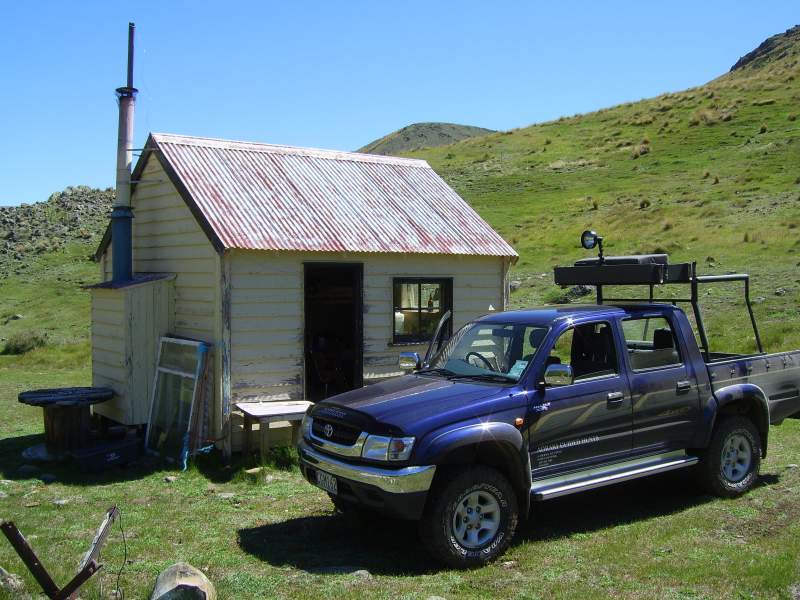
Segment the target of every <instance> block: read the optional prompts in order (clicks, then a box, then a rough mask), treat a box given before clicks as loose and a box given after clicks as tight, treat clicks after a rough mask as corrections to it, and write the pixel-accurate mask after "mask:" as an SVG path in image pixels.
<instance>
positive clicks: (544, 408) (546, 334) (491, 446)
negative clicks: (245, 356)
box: [298, 236, 800, 567]
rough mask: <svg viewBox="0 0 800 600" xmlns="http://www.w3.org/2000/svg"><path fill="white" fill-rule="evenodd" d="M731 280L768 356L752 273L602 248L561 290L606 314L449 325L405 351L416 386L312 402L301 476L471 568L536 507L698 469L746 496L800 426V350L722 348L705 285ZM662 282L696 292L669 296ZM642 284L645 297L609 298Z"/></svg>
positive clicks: (531, 315)
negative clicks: (779, 428) (720, 272)
mask: <svg viewBox="0 0 800 600" xmlns="http://www.w3.org/2000/svg"><path fill="white" fill-rule="evenodd" d="M598 237H599V236H598ZM584 245H585V246H587V243H585V244H584ZM588 247H591V240H590V241H589V242H588ZM729 281H742V282H744V283H745V300H746V306H747V308H748V310H749V311H750V316H751V321H752V325H753V329H754V332H755V336H756V340H757V344H758V347H759V349H760V345H761V342H760V338H759V337H758V329H757V327H756V323H755V319H754V318H752V309H751V307H750V302H749V279H748V278H747V276H746V275H728V276H710V277H709V276H706V277H700V276H698V275H696V273H695V265H694V264H693V263H685V264H681V265H671V264H669V263H668V261H667V259H666V257H665V256H663V255H649V256H635V257H603V256H602V252H601V256H600V258H599V259H592V260H588V261H579V262H578V263H576V264H575V265H574V266H572V267H564V268H557V269H556V283H560V284H562V285H570V284H575V285H594V286H595V287H596V289H597V296H598V297H597V301H598V303H597V304H592V305H585V306H577V305H565V306H547V307H543V308H534V309H527V310H516V311H509V312H501V313H494V314H489V315H486V316H484V317H481V318H479V319H476V320H475V321H473V322H471V323H468V324H467V325H466V326H464V327H463V328H462V329H460V330H459V331H457V332H455V333H454V334H453V335H452V336H451V337H449V339H446V337H447V336H446V331H447V327H446V326H444V323H440V326H439V328H438V330H437V333H436V335H435V336H434V340H433V341H432V343H431V348H430V349H429V351H428V355H427V356H426V357H425V358H424V359H422V358H420V357H419V356H417V355H416V354H412V355H404V356H401V365H403V366H405V367H406V368H409V369H410V370H411V372H410V373H409V374H408V375H405V376H402V377H398V378H395V379H392V380H389V381H386V382H384V383H380V384H376V385H371V386H368V387H364V388H361V389H358V390H353V391H350V392H347V393H344V394H340V395H338V396H334V397H331V398H329V399H326V400H324V401H322V402H319V403H318V404H316V405H314V406H312V407H311V408H310V410H309V412H308V414H307V415H306V417H305V419H304V421H303V425H302V439H301V440H300V441H299V444H298V452H299V456H300V464H301V470H302V472H303V474H304V476H305V477H306V478H307V479H308V481H309V482H310V483H312V484H314V485H316V486H318V487H320V488H322V489H324V490H325V491H327V492H328V493H329V495H330V497H331V499H332V501H333V503H334V505H335V506H336V507H337V508H339V509H340V510H342V511H354V512H364V513H368V512H378V513H382V514H385V515H390V516H393V517H399V518H404V519H410V520H416V521H419V523H420V536H421V539H422V540H423V542H424V544H425V546H426V548H427V549H428V550H429V551H430V553H431V554H432V555H433V556H434V557H435V558H437V559H439V560H440V561H442V562H444V563H446V564H448V565H451V566H456V567H470V566H475V565H480V564H484V563H486V562H488V561H490V560H492V559H494V558H496V557H497V556H499V555H500V554H502V553H503V552H504V551H505V549H506V548H507V547H508V545H509V544H510V543H511V540H512V538H513V536H514V531H515V529H516V527H517V524H518V521H519V520H520V519H524V518H526V517H527V515H528V513H529V509H530V507H531V503H533V502H540V501H546V500H550V499H552V498H557V497H559V496H564V495H566V494H573V493H577V492H581V491H584V490H589V489H593V488H597V487H601V486H605V485H610V484H614V483H618V482H622V481H627V480H631V479H634V478H639V477H645V476H649V475H656V474H659V473H664V472H666V471H672V470H676V469H684V468H686V469H687V470H689V471H691V472H693V473H694V474H695V475H696V477H697V478H698V479H699V481H700V482H701V484H702V485H703V486H704V487H705V489H706V490H708V491H709V492H711V493H713V494H716V495H719V496H725V497H735V496H738V495H740V494H743V493H744V492H746V491H747V490H749V489H750V488H752V487H753V485H754V484H755V483H756V481H757V478H758V472H759V465H760V461H761V459H762V458H763V457H764V456H766V452H767V442H768V437H769V427H770V424H779V423H781V422H782V421H783V420H784V419H785V418H788V417H792V416H794V415H797V416H798V417H800V351H796V352H785V353H777V354H766V353H763V352H758V353H755V354H750V355H734V354H723V353H714V352H711V351H710V350H709V347H708V341H707V336H706V332H705V327H704V325H703V321H702V315H701V313H700V310H699V302H698V297H699V295H698V292H697V290H698V287H699V286H701V285H703V284H707V283H712V282H714V283H715V284H720V285H721V284H722V283H724V282H729ZM663 284H688V286H690V289H691V298H688V299H684V300H681V299H676V298H671V299H670V301H669V302H657V301H655V300H654V299H653V289H654V286H660V285H663ZM641 285H646V286H648V287H649V289H650V293H649V296H648V297H647V298H646V299H644V301H641V299H628V300H625V299H621V300H619V301H617V300H609V299H607V298H606V299H604V298H603V293H604V290H606V289H608V287H609V286H641ZM619 289H625V288H619ZM681 302H687V303H689V304H690V305H691V307H692V309H693V310H692V314H693V319H694V322H691V321H690V320H689V318H688V317H687V313H685V312H684V311H683V310H682V309H681V308H679V307H678V304H680V303H681ZM698 339H699V340H700V342H699V343H698V341H697V340H698Z"/></svg>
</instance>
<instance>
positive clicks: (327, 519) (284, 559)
mask: <svg viewBox="0 0 800 600" xmlns="http://www.w3.org/2000/svg"><path fill="white" fill-rule="evenodd" d="M238 537H239V540H238V541H239V546H240V547H241V548H242V550H244V551H245V552H248V553H249V554H252V555H253V556H255V557H257V558H259V559H261V560H263V561H265V562H267V563H269V564H271V565H276V566H287V565H289V566H292V567H295V568H298V569H303V570H305V571H310V572H312V573H320V574H330V573H339V572H348V571H352V570H357V569H367V570H368V571H369V572H370V573H372V574H374V575H392V576H401V575H419V574H421V573H426V572H431V571H433V570H434V568H435V566H436V565H433V564H432V563H431V560H430V558H429V557H428V556H427V555H426V554H425V552H423V551H421V550H420V549H419V539H418V536H417V527H416V523H411V522H407V521H394V520H390V519H381V518H380V517H374V520H370V521H365V522H361V521H359V520H358V519H356V518H352V517H349V516H345V515H341V514H331V515H314V516H310V517H301V518H298V519H289V520H288V521H282V522H280V523H271V524H268V525H262V526H260V527H252V528H249V529H240V530H239V536H238Z"/></svg>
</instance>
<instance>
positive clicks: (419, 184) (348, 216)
mask: <svg viewBox="0 0 800 600" xmlns="http://www.w3.org/2000/svg"><path fill="white" fill-rule="evenodd" d="M147 148H148V149H149V152H145V153H144V156H143V158H142V159H141V160H140V162H139V164H138V165H137V171H138V172H139V174H140V173H141V171H142V170H143V166H144V162H145V159H146V157H147V156H148V154H150V153H154V154H156V156H158V158H159V160H160V161H161V164H162V166H163V167H164V170H165V171H166V172H167V174H168V175H169V177H170V179H171V181H172V183H173V184H174V185H175V187H176V188H177V189H178V191H179V192H180V193H181V195H182V196H183V199H184V200H185V201H186V203H187V204H188V205H189V208H190V209H192V212H193V214H194V215H195V218H197V219H198V221H199V222H200V225H201V226H202V227H203V229H204V230H205V232H206V234H207V235H208V236H209V239H210V240H211V241H212V243H213V244H214V245H215V247H217V249H218V250H225V249H229V248H241V249H248V250H293V251H320V252H392V253H423V254H463V255H485V256H505V257H511V258H516V257H517V253H516V252H515V251H514V249H513V248H512V247H511V246H510V245H509V244H508V243H506V242H505V240H503V238H502V237H500V235H499V234H498V233H497V232H496V231H494V229H492V228H491V227H490V226H489V224H488V223H486V221H484V220H483V219H482V218H481V217H480V216H479V215H478V214H477V213H476V212H475V211H474V210H473V209H472V207H470V206H469V204H467V203H466V202H465V201H464V200H463V199H462V198H461V197H460V196H459V195H458V194H457V193H456V192H455V191H453V190H452V189H451V188H450V186H448V185H447V183H445V181H444V180H443V179H442V178H441V177H439V176H438V175H437V174H436V172H435V171H434V170H433V169H432V168H431V167H430V166H429V165H428V163H427V162H425V161H423V160H415V159H408V158H396V157H388V156H375V155H371V154H359V153H356V152H337V151H332V150H318V149H311V148H295V147H291V146H276V145H272V144H258V143H251V142H236V141H228V140H218V139H210V138H200V137H190V136H180V135H171V134H163V133H152V134H150V137H149V138H148V140H147ZM135 179H138V176H135V177H134V180H135ZM105 241H106V243H107V240H105ZM103 250H104V247H103V246H102V245H101V248H100V250H99V252H102V251H103Z"/></svg>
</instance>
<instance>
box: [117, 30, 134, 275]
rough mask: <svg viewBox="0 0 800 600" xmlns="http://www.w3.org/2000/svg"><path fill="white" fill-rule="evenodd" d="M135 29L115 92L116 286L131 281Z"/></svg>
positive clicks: (129, 40)
mask: <svg viewBox="0 0 800 600" xmlns="http://www.w3.org/2000/svg"><path fill="white" fill-rule="evenodd" d="M135 30H136V25H134V24H133V23H128V80H127V85H126V86H125V87H121V88H117V98H118V100H119V127H118V130H117V195H116V200H115V201H114V209H113V210H112V212H111V260H112V269H113V274H112V279H113V281H114V282H116V283H120V282H124V281H130V280H131V278H132V277H133V250H132V242H133V240H132V235H131V219H133V211H132V210H131V163H132V162H133V112H134V105H135V104H136V92H137V91H138V90H137V89H136V88H135V87H133V34H134V31H135Z"/></svg>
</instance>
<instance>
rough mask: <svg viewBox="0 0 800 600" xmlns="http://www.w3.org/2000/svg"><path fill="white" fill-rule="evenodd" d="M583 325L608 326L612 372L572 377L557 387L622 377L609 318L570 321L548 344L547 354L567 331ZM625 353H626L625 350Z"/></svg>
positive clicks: (612, 327) (612, 326)
mask: <svg viewBox="0 0 800 600" xmlns="http://www.w3.org/2000/svg"><path fill="white" fill-rule="evenodd" d="M583 325H605V326H606V327H609V328H610V329H611V336H612V340H613V341H614V343H613V348H614V358H615V360H614V362H615V366H614V372H613V373H606V374H604V375H592V376H591V377H581V378H580V379H576V378H573V380H572V383H571V384H569V385H565V386H559V387H570V386H572V385H580V384H582V383H587V382H591V381H598V380H601V379H613V378H614V377H622V364H621V363H620V360H619V347H618V344H617V342H616V340H614V323H613V322H612V321H609V320H606V319H600V320H598V321H586V322H583V323H572V324H570V325H568V326H567V327H565V328H564V329H562V330H561V332H560V333H559V334H558V335H557V336H556V338H555V339H554V340H553V344H552V345H551V346H550V349H549V350H548V352H547V356H550V353H551V352H552V351H553V349H554V348H555V347H556V344H557V343H558V341H559V340H560V339H561V336H563V335H565V334H566V333H567V332H568V331H573V332H574V331H575V329H576V328H577V327H581V326H583ZM573 335H574V334H573ZM573 340H574V338H573ZM573 343H574V341H573ZM570 350H571V348H570ZM625 353H626V354H627V351H626V352H625ZM545 361H547V359H546V358H545ZM531 362H533V361H531ZM562 364H563V363H562ZM570 366H572V362H571V361H570ZM546 370H547V366H546V365H545V368H544V371H546ZM544 371H542V377H541V379H542V381H544ZM548 389H559V388H548Z"/></svg>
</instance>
